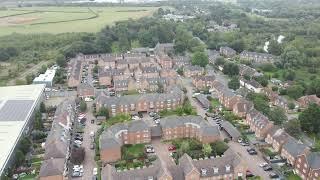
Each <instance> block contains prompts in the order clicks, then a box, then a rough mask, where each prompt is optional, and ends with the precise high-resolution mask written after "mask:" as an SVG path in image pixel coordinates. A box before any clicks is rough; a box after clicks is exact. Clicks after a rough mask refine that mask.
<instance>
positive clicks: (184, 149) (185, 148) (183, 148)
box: [179, 141, 190, 154]
mask: <svg viewBox="0 0 320 180" xmlns="http://www.w3.org/2000/svg"><path fill="white" fill-rule="evenodd" d="M189 149H190V144H189V142H188V141H182V143H181V145H180V148H179V150H180V152H181V154H183V153H187V152H188V151H189Z"/></svg>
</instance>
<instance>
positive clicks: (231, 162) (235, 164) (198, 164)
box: [102, 149, 246, 180]
mask: <svg viewBox="0 0 320 180" xmlns="http://www.w3.org/2000/svg"><path fill="white" fill-rule="evenodd" d="M245 171H246V164H245V163H244V162H242V161H241V159H240V157H239V156H238V155H237V154H236V153H234V152H233V151H232V150H230V149H228V150H227V151H226V152H225V153H224V155H223V156H222V157H212V158H207V159H198V160H196V159H191V157H190V156H188V155H187V154H184V155H183V156H182V157H181V158H180V159H179V161H178V165H174V166H171V167H167V166H165V165H163V164H162V163H161V162H160V160H159V159H157V160H156V161H154V162H153V164H152V165H151V166H149V167H143V168H138V169H133V170H125V171H119V170H116V168H115V167H113V166H111V165H106V166H105V167H104V168H103V169H102V179H108V180H127V179H131V178H132V177H135V179H148V180H156V179H157V180H185V179H188V180H189V179H190V180H191V179H192V180H202V179H203V180H204V179H226V180H231V179H237V178H239V177H241V178H244V177H245Z"/></svg>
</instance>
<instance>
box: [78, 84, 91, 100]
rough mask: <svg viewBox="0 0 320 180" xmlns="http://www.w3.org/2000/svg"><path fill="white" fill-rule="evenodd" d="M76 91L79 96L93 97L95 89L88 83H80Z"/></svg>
mask: <svg viewBox="0 0 320 180" xmlns="http://www.w3.org/2000/svg"><path fill="white" fill-rule="evenodd" d="M77 93H78V96H79V97H80V98H86V97H93V96H94V95H95V90H94V87H93V86H91V85H90V84H87V83H81V84H80V85H79V86H78V87H77Z"/></svg>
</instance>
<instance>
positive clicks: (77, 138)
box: [74, 136, 83, 141]
mask: <svg viewBox="0 0 320 180" xmlns="http://www.w3.org/2000/svg"><path fill="white" fill-rule="evenodd" d="M74 140H75V141H76V140H78V141H83V137H80V136H79V137H75V138H74Z"/></svg>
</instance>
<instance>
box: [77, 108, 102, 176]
mask: <svg viewBox="0 0 320 180" xmlns="http://www.w3.org/2000/svg"><path fill="white" fill-rule="evenodd" d="M87 105H88V110H87V113H86V118H87V122H86V127H85V129H84V133H83V142H82V147H84V149H85V159H84V161H83V171H84V173H83V176H82V177H79V178H72V179H77V180H80V179H81V180H89V179H92V176H93V174H92V173H93V168H95V167H97V165H96V162H95V160H94V156H95V150H94V149H90V143H91V141H92V140H91V139H92V138H91V137H90V132H96V131H97V130H98V128H99V126H98V125H96V124H95V123H94V124H91V120H92V119H95V117H94V116H93V114H92V103H87Z"/></svg>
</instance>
